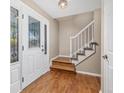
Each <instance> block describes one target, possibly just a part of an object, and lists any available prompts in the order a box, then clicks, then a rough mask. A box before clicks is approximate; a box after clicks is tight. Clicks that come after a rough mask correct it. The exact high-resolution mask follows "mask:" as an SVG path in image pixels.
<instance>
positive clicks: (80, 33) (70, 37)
mask: <svg viewBox="0 0 124 93" xmlns="http://www.w3.org/2000/svg"><path fill="white" fill-rule="evenodd" d="M94 22H95V20H93V21H91V22H90V23H89V24H88V25H86V26H85V27H84V28H83V29H82V30H81V31H80V32H78V33H77V34H76V35H74V36H71V37H70V38H72V39H73V38H76V37H78V36H79V35H80V34H81V33H82V32H83V31H85V30H86V29H87V28H88V27H89V26H90V25H91V24H93V23H94Z"/></svg>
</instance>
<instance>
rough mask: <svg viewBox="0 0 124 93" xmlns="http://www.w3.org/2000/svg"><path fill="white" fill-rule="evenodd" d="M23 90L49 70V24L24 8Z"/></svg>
mask: <svg viewBox="0 0 124 93" xmlns="http://www.w3.org/2000/svg"><path fill="white" fill-rule="evenodd" d="M22 12H23V15H22V51H23V53H22V56H23V57H22V89H23V88H25V87H26V86H27V85H29V84H30V83H31V82H32V81H34V80H36V79H37V78H38V77H39V76H41V75H42V74H44V73H45V72H47V71H48V70H49V61H48V54H47V53H45V52H47V46H46V45H47V40H46V38H47V35H45V31H46V30H45V29H46V28H45V25H46V26H47V23H46V22H45V21H44V19H43V18H42V17H41V16H40V15H39V14H38V13H37V12H35V11H34V10H32V9H31V8H29V7H27V6H23V7H22Z"/></svg>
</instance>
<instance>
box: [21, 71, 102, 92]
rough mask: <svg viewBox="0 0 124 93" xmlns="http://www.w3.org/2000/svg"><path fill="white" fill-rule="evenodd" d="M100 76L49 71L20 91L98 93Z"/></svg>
mask: <svg viewBox="0 0 124 93" xmlns="http://www.w3.org/2000/svg"><path fill="white" fill-rule="evenodd" d="M99 90H100V78H99V77H93V76H88V75H83V74H74V73H71V72H68V71H62V70H56V71H49V72H47V73H46V74H44V75H43V76H41V77H40V78H39V79H37V80H36V81H35V82H33V83H32V84H30V85H29V86H28V87H27V88H25V89H24V90H23V91H22V92H21V93H99Z"/></svg>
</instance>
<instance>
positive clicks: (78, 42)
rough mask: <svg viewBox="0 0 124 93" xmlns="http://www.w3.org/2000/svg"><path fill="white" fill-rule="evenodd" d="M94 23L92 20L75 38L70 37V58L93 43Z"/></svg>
mask: <svg viewBox="0 0 124 93" xmlns="http://www.w3.org/2000/svg"><path fill="white" fill-rule="evenodd" d="M94 22H95V21H94V20H93V21H91V22H90V23H89V24H88V25H87V26H85V27H84V28H83V29H82V30H81V31H80V32H78V33H77V34H76V35H75V36H71V37H70V57H72V56H73V55H75V54H76V52H78V51H79V50H82V48H84V47H89V44H90V42H91V41H92V42H93V41H94ZM90 27H91V28H90ZM90 36H91V37H90Z"/></svg>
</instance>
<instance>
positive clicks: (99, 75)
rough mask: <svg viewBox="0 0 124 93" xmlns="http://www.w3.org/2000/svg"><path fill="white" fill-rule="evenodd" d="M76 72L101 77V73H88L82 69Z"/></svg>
mask: <svg viewBox="0 0 124 93" xmlns="http://www.w3.org/2000/svg"><path fill="white" fill-rule="evenodd" d="M76 72H77V73H81V74H86V75H90V76H97V77H101V74H96V73H90V72H84V71H76Z"/></svg>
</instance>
